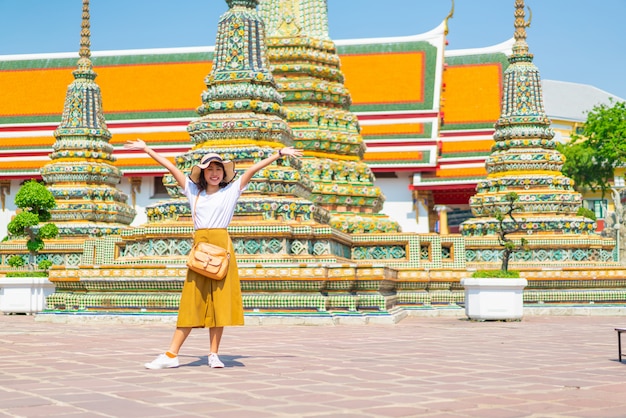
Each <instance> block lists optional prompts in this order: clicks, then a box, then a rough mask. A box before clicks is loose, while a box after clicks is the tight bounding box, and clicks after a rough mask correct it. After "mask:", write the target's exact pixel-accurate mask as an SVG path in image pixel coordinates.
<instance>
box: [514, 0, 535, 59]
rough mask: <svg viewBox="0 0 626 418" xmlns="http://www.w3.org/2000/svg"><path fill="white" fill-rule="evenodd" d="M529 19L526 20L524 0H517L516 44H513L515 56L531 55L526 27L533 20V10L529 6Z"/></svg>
mask: <svg viewBox="0 0 626 418" xmlns="http://www.w3.org/2000/svg"><path fill="white" fill-rule="evenodd" d="M528 13H529V15H530V16H529V19H528V21H526V13H525V12H524V0H515V34H514V37H515V44H514V45H513V55H514V56H521V55H524V56H530V57H532V55H530V54H529V53H528V44H527V43H526V28H527V27H529V26H530V21H531V20H532V11H531V10H530V7H529V8H528Z"/></svg>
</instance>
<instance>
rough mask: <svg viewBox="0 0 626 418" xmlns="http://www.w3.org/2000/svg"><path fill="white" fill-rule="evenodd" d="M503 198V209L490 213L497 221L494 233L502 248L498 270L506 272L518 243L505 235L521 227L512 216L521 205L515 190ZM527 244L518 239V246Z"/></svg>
mask: <svg viewBox="0 0 626 418" xmlns="http://www.w3.org/2000/svg"><path fill="white" fill-rule="evenodd" d="M505 200H506V202H507V205H506V207H505V210H504V211H502V210H499V209H498V210H494V211H490V212H491V215H492V216H493V217H494V218H496V220H497V221H498V227H497V230H496V233H497V234H498V243H499V244H500V245H501V246H502V249H503V252H502V265H501V267H500V272H502V273H504V274H508V271H509V260H510V258H511V254H513V252H514V251H515V250H516V249H517V248H518V245H517V244H515V242H514V241H513V240H512V239H511V238H509V237H508V236H507V235H509V234H511V233H513V232H518V231H519V230H520V229H521V225H520V224H519V222H517V220H516V219H515V217H514V216H513V212H515V211H518V210H521V209H522V206H521V205H520V204H519V203H518V201H519V195H518V194H517V193H515V192H510V193H507V194H506V195H505ZM507 220H510V221H512V222H507ZM527 244H528V241H526V239H524V238H521V239H520V245H519V246H520V247H522V248H525V247H526V245H527ZM498 277H507V276H498ZM518 277H519V276H518Z"/></svg>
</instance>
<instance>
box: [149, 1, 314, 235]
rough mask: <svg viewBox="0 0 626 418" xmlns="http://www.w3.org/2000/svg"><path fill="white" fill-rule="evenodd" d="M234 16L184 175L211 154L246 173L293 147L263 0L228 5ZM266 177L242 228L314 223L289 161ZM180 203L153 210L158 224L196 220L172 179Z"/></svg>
mask: <svg viewBox="0 0 626 418" xmlns="http://www.w3.org/2000/svg"><path fill="white" fill-rule="evenodd" d="M227 3H228V5H229V6H230V10H228V11H227V12H226V13H225V14H224V15H223V16H222V17H221V19H220V21H219V24H218V35H217V42H216V47H215V48H216V50H215V55H214V59H213V67H212V69H211V72H210V74H209V75H208V76H207V78H206V79H205V82H206V86H207V90H205V91H204V92H203V94H202V104H201V105H200V107H198V109H197V112H198V114H199V115H200V117H199V118H197V119H195V120H193V121H191V123H190V124H189V125H188V127H187V131H188V132H189V135H190V137H191V141H192V142H193V146H192V148H191V149H190V151H189V152H187V153H185V154H183V155H180V156H178V157H177V158H176V164H177V165H178V167H179V168H180V169H181V170H183V171H184V172H189V171H190V170H191V167H192V166H194V165H195V164H197V163H198V162H199V160H200V159H201V158H202V156H203V155H204V154H205V153H208V152H216V153H219V154H220V155H222V156H223V157H224V158H225V159H231V160H234V161H235V162H236V170H237V171H239V172H242V171H243V170H245V168H246V167H248V166H250V165H252V164H253V163H254V162H256V161H258V160H261V159H263V158H265V157H267V156H268V155H270V154H272V153H275V152H277V150H278V149H280V148H282V147H284V146H288V145H292V140H291V130H290V129H289V126H288V124H287V122H286V120H285V115H284V110H283V107H282V100H281V96H280V94H279V93H278V91H277V90H276V85H275V83H274V79H273V77H272V74H271V72H270V68H269V65H268V61H267V56H266V50H265V47H264V32H263V23H262V21H261V19H260V18H259V16H258V15H257V13H256V5H257V1H256V0H228V1H227ZM283 163H284V164H282V165H272V166H271V167H269V168H267V169H265V170H263V171H262V172H261V173H258V174H257V175H256V176H255V178H254V179H253V181H252V182H251V183H250V185H249V188H248V192H247V193H246V194H245V195H244V196H242V198H241V199H240V201H239V204H238V206H237V210H236V214H235V222H237V221H238V220H254V221H255V222H256V223H257V225H258V222H257V221H261V222H263V221H272V220H281V221H295V220H298V221H310V220H312V219H313V212H312V208H313V205H312V203H311V202H310V201H309V200H306V199H303V198H299V197H296V196H295V195H294V189H295V184H296V183H298V182H300V181H301V175H300V173H299V172H298V171H297V170H295V169H294V168H292V167H290V166H289V163H288V161H284V162H283ZM164 183H165V184H166V186H167V187H168V192H169V194H170V195H171V196H173V197H175V200H173V201H167V202H161V203H158V204H156V205H152V206H151V207H149V208H148V219H149V221H150V222H160V221H163V220H174V221H176V220H179V219H181V216H182V217H186V216H187V217H188V214H189V207H188V204H187V199H186V198H183V197H182V193H181V191H180V190H179V189H178V186H177V185H176V182H175V180H174V179H173V178H172V176H170V175H168V176H166V177H165V180H164Z"/></svg>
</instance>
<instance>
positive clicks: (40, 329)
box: [0, 315, 626, 418]
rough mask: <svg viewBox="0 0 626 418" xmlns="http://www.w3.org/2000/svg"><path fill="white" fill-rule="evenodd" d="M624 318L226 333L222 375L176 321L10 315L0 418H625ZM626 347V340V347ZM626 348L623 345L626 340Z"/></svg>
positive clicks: (200, 342)
mask: <svg viewBox="0 0 626 418" xmlns="http://www.w3.org/2000/svg"><path fill="white" fill-rule="evenodd" d="M622 326H626V316H528V317H525V318H524V320H523V321H521V322H471V321H467V320H465V319H463V318H459V317H413V316H410V317H407V318H404V319H403V320H401V321H400V322H398V323H397V324H371V323H370V324H351V325H284V324H283V325H253V326H244V327H237V328H228V329H226V331H225V335H224V339H223V341H222V348H221V353H220V354H221V357H222V360H223V361H224V362H225V363H226V368H224V369H210V368H209V367H208V366H207V365H206V362H207V354H208V353H207V345H208V333H207V331H205V330H194V332H192V334H191V336H190V338H189V340H188V341H187V343H186V344H185V346H184V347H183V350H182V352H181V363H182V364H181V367H179V368H177V369H168V370H145V369H144V368H143V363H144V362H146V361H149V360H151V359H152V358H153V357H154V356H156V355H157V354H159V353H160V352H161V351H162V350H163V349H164V348H166V347H167V345H168V343H169V339H170V336H171V334H172V331H173V327H174V325H173V324H172V323H171V322H167V321H165V322H154V321H153V322H137V323H125V322H120V323H112V322H110V321H109V322H107V321H98V320H90V319H89V318H86V319H83V320H81V321H66V322H50V321H45V320H42V319H41V316H24V315H5V316H0V417H39V416H41V417H44V416H45V417H134V418H136V417H218V418H230V417H233V418H234V417H237V418H240V417H244V418H246V417H262V418H264V417H344V418H348V417H355V418H356V417H359V418H360V417H437V418H443V417H450V418H451V417H481V418H489V417H498V418H500V417H502V418H508V417H532V418H544V417H545V418H565V417H625V416H626V359H625V362H624V364H620V363H619V362H618V361H617V336H616V332H615V331H614V328H615V327H622ZM625 343H626V339H625ZM625 345H626V344H625Z"/></svg>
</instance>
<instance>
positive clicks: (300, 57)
mask: <svg viewBox="0 0 626 418" xmlns="http://www.w3.org/2000/svg"><path fill="white" fill-rule="evenodd" d="M259 14H260V15H261V17H262V18H263V20H264V22H265V25H266V33H267V40H266V42H267V50H268V56H269V60H270V64H271V70H272V74H273V75H274V78H275V80H276V84H277V86H278V90H279V91H280V92H281V94H282V96H283V105H284V107H285V108H286V116H287V121H288V122H289V125H290V126H291V129H292V131H293V136H294V143H295V146H296V147H297V148H301V149H303V150H305V158H302V159H301V160H299V161H298V162H297V164H298V168H299V169H300V171H301V172H302V173H303V174H304V175H305V176H304V177H305V180H306V183H305V184H306V185H307V186H308V187H307V189H310V191H308V190H305V191H304V193H305V195H306V196H307V197H308V198H309V199H310V200H312V201H313V202H314V203H315V205H316V208H317V212H318V213H319V214H321V216H320V218H319V220H320V221H322V222H325V223H328V224H330V226H332V227H333V228H335V229H337V230H340V231H343V232H348V233H363V232H365V233H371V232H398V230H399V226H398V224H397V222H395V221H393V220H391V219H389V218H388V217H387V216H386V215H383V214H379V213H378V212H379V211H380V210H381V209H382V204H383V202H384V196H383V195H382V193H381V191H380V189H379V188H378V187H376V186H374V184H373V182H374V175H373V173H372V172H371V170H370V168H369V167H368V166H367V164H365V163H364V162H363V161H362V158H363V154H364V153H365V144H364V142H363V138H362V137H361V135H360V127H359V123H358V119H357V117H356V115H355V114H353V113H352V112H350V105H351V98H350V93H349V91H348V90H347V89H346V88H345V86H344V84H343V82H344V76H343V73H342V72H341V69H340V60H339V56H338V54H337V51H336V48H335V44H334V43H333V42H332V41H331V40H330V38H329V36H328V10H327V3H326V0H261V1H260V4H259Z"/></svg>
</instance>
